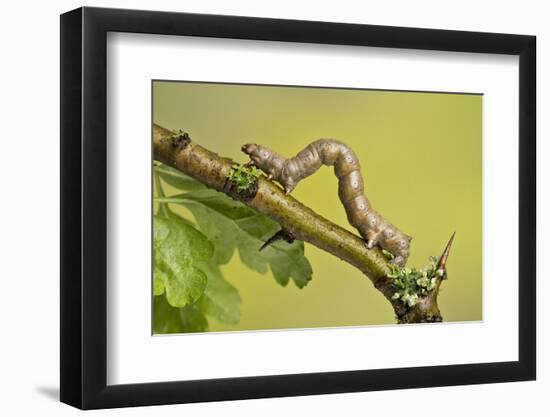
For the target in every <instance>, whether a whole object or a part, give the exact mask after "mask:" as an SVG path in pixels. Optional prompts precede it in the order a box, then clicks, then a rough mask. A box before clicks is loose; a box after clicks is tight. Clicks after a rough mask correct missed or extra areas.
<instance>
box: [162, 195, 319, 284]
mask: <svg viewBox="0 0 550 417" xmlns="http://www.w3.org/2000/svg"><path fill="white" fill-rule="evenodd" d="M170 201H172V202H173V203H180V204H183V205H185V206H186V207H187V208H188V209H189V210H190V211H191V212H192V213H193V215H194V217H195V219H196V221H197V224H198V226H199V229H200V231H201V232H202V233H204V234H205V235H206V236H207V237H208V239H209V240H210V241H211V242H212V243H213V244H214V248H215V249H214V261H215V262H216V263H217V264H225V263H227V262H229V260H230V259H231V257H232V256H233V253H234V252H235V250H238V252H239V256H240V258H241V261H242V262H243V263H244V264H245V265H246V266H248V267H249V268H251V269H253V270H255V271H258V272H260V273H266V272H267V271H268V267H269V268H271V271H272V273H273V276H274V278H275V280H276V281H277V282H278V283H279V284H281V285H283V286H284V285H287V284H288V282H289V280H290V278H292V279H293V281H294V283H295V284H296V286H298V287H299V288H303V287H304V286H305V285H307V283H308V282H309V281H310V280H311V275H312V269H311V265H310V264H309V261H308V260H307V258H306V257H305V256H304V244H303V242H300V241H295V242H294V243H292V244H288V243H286V242H276V243H274V244H273V245H270V246H268V247H267V248H266V249H264V250H263V251H261V252H260V251H259V248H260V247H261V246H262V244H263V243H264V242H265V241H266V240H267V239H269V238H270V237H271V236H273V234H274V233H275V232H277V231H278V230H279V229H280V226H279V225H278V224H277V223H276V222H274V221H273V220H271V219H270V218H269V217H267V216H265V215H263V214H260V213H258V212H256V211H255V210H253V209H251V208H249V207H247V206H245V205H244V204H242V203H241V202H238V201H235V200H232V199H231V198H229V197H227V196H226V195H225V194H222V193H219V192H216V191H214V190H210V189H203V190H196V191H191V192H189V193H185V194H180V195H177V196H173V197H171V198H170Z"/></svg>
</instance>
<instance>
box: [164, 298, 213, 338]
mask: <svg viewBox="0 0 550 417" xmlns="http://www.w3.org/2000/svg"><path fill="white" fill-rule="evenodd" d="M207 330H208V320H207V319H206V317H205V316H204V314H203V313H202V312H201V311H200V310H199V309H198V308H197V307H196V306H194V305H189V306H186V307H183V308H176V307H172V306H171V305H170V304H168V302H167V300H166V297H165V296H164V295H160V296H156V297H154V300H153V333H155V334H167V333H196V332H205V331H207Z"/></svg>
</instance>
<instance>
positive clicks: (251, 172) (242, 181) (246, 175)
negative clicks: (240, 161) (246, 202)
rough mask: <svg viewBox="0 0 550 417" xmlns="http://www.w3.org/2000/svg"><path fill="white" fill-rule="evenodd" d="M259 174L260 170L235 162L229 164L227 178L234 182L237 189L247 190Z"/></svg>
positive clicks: (240, 190)
mask: <svg viewBox="0 0 550 417" xmlns="http://www.w3.org/2000/svg"><path fill="white" fill-rule="evenodd" d="M261 175H262V171H260V170H259V169H258V168H256V167H253V166H252V167H247V166H244V165H237V164H235V165H232V166H231V171H229V175H228V176H227V179H228V180H229V181H231V182H232V183H233V184H235V186H236V187H237V191H239V192H242V191H247V190H249V189H250V188H251V187H252V186H253V185H254V184H255V183H256V181H257V179H258V178H259V177H260V176H261Z"/></svg>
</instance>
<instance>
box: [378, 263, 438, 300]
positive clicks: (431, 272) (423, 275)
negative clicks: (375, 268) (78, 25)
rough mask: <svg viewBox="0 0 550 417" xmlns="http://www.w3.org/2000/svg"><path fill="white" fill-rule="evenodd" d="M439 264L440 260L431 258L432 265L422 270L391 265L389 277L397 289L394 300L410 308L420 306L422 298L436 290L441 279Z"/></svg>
mask: <svg viewBox="0 0 550 417" xmlns="http://www.w3.org/2000/svg"><path fill="white" fill-rule="evenodd" d="M437 262H438V258H437V257H435V256H431V257H430V263H429V264H428V265H426V266H425V267H423V268H421V269H416V268H414V267H413V268H400V267H399V266H397V265H393V264H392V265H390V273H389V274H388V277H389V278H391V279H392V281H393V284H394V286H395V288H396V291H395V293H394V294H393V296H392V299H393V300H400V301H401V302H402V303H403V304H405V305H406V306H408V307H414V306H415V305H416V304H418V302H419V300H420V297H423V296H426V295H428V294H429V293H430V292H431V291H432V290H433V289H435V287H436V285H437V279H438V278H441V277H440V276H439V275H438V273H437Z"/></svg>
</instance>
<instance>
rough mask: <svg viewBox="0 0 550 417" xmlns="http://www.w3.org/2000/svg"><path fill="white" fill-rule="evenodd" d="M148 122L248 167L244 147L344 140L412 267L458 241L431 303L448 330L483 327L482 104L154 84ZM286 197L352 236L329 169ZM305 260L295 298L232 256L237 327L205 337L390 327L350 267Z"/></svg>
mask: <svg viewBox="0 0 550 417" xmlns="http://www.w3.org/2000/svg"><path fill="white" fill-rule="evenodd" d="M153 118H154V122H155V123H157V124H159V125H161V126H164V127H166V128H170V129H182V130H184V131H186V132H189V134H190V136H191V138H192V140H194V141H196V142H197V143H199V144H200V145H202V146H204V147H206V148H209V149H211V150H213V151H215V152H217V153H218V154H220V155H222V156H228V157H231V158H233V159H234V160H235V161H238V162H245V161H246V160H247V158H246V156H245V155H244V154H242V153H241V151H240V147H241V145H242V144H244V143H248V142H256V143H260V144H263V145H267V146H269V147H271V148H272V149H274V150H275V151H277V152H279V153H281V154H283V155H285V156H294V155H295V154H296V153H297V152H298V151H300V150H301V149H303V148H304V147H305V146H306V145H307V144H308V143H310V142H311V141H313V140H315V139H318V138H323V137H324V138H337V139H340V140H342V141H343V142H345V143H346V144H348V145H349V146H351V147H352V148H353V150H354V151H355V152H356V154H357V155H358V157H359V159H360V161H361V164H362V173H363V177H364V180H365V191H366V195H367V196H368V198H369V199H370V201H371V202H372V204H373V206H374V207H375V209H376V210H378V211H379V212H380V213H382V215H384V216H385V217H386V218H388V219H389V220H390V221H391V222H392V223H394V224H396V225H397V226H398V227H399V228H401V230H403V231H404V232H405V233H407V234H409V235H411V236H413V240H412V243H411V256H410V258H409V261H408V263H407V265H408V266H417V267H421V266H423V265H425V264H426V263H427V261H428V257H429V256H430V255H436V256H439V255H440V254H441V251H442V250H443V248H444V245H445V243H446V242H447V240H448V238H449V237H450V235H451V233H452V232H453V231H456V232H457V236H456V239H455V243H454V245H453V250H452V253H451V256H450V258H449V262H448V272H449V280H448V281H446V282H444V283H443V285H442V291H441V293H440V296H439V297H440V298H439V306H440V308H441V312H442V315H443V318H444V321H446V322H448V321H469V320H481V319H482V223H481V222H482V96H481V95H468V94H443V93H424V92H422V93H417V92H400V91H377V90H351V89H327V88H303V87H279V86H258V85H230V84H208V83H192V82H168V81H154V82H153ZM165 190H166V191H167V194H170V187H169V186H167V185H165ZM293 195H294V197H296V198H297V199H298V200H300V201H302V202H303V203H304V204H306V205H308V206H310V207H311V208H312V209H313V210H315V211H317V212H318V213H320V214H321V215H323V216H324V217H326V218H328V219H330V220H332V221H333V222H336V223H337V224H339V225H341V226H343V227H346V228H348V229H349V230H351V231H353V232H354V233H357V232H356V231H355V229H353V228H352V227H351V226H349V224H348V223H347V220H346V215H345V212H344V209H343V207H342V205H341V203H340V201H339V199H338V194H337V179H336V177H335V176H334V174H333V169H332V168H329V167H323V168H322V169H321V170H320V171H319V172H318V173H316V174H315V175H313V176H312V177H309V178H308V179H306V180H304V181H303V182H301V183H300V184H299V185H298V187H297V188H296V190H294V192H293ZM171 208H173V209H174V211H176V212H178V213H180V214H182V215H183V216H184V217H188V218H192V216H191V214H190V213H189V212H188V211H186V209H185V208H182V207H181V206H175V205H172V206H171ZM305 253H306V256H307V258H308V259H309V261H310V263H311V265H312V267H313V279H312V281H311V282H310V283H309V284H308V285H307V286H306V287H305V288H304V289H302V290H300V289H298V288H296V286H295V285H294V284H293V283H292V282H291V283H289V285H288V286H287V287H281V286H279V285H278V284H277V283H276V282H275V281H274V280H273V279H272V278H271V277H270V276H269V274H270V273H268V274H265V275H262V274H259V273H256V272H254V271H252V270H250V269H248V268H247V267H245V266H243V265H242V264H241V263H240V261H239V257H238V255H237V254H235V255H234V256H233V258H232V259H231V261H230V263H229V264H227V265H224V266H222V271H223V273H224V276H225V278H226V279H227V280H228V281H229V282H231V283H232V284H233V285H234V286H235V287H237V288H238V290H239V292H240V295H241V299H242V305H241V321H240V323H239V324H238V325H220V324H217V323H215V322H211V323H210V331H234V330H257V329H275V328H310V327H333V326H360V325H371V324H388V323H391V324H393V323H395V318H394V316H393V311H392V308H391V306H390V304H389V303H388V302H387V301H386V300H385V299H384V298H383V296H382V295H381V294H380V293H379V292H378V291H377V290H375V289H374V287H373V285H372V283H371V282H370V280H369V279H367V278H366V277H365V276H364V275H363V274H361V273H360V272H359V271H358V270H356V269H354V268H353V267H351V266H350V265H348V264H347V263H344V262H342V261H340V260H339V259H337V258H336V257H334V256H331V255H329V254H327V253H325V252H323V251H321V250H319V249H317V248H316V247H314V246H311V245H309V244H307V243H306V247H305Z"/></svg>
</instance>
